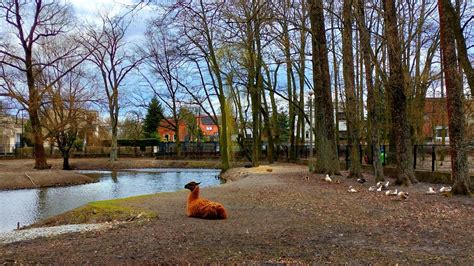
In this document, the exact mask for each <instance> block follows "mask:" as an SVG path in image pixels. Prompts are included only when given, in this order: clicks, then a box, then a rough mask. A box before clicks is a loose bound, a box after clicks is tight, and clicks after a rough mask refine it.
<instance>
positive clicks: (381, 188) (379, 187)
mask: <svg viewBox="0 0 474 266" xmlns="http://www.w3.org/2000/svg"><path fill="white" fill-rule="evenodd" d="M323 180H324V181H326V182H328V183H332V182H334V183H340V181H339V180H335V181H333V180H332V178H331V177H330V176H329V175H326V176H325V177H324V178H323ZM357 182H359V183H361V184H363V183H365V182H367V180H365V179H364V178H358V179H357ZM389 185H390V181H387V182H385V183H384V182H377V184H376V185H375V186H371V187H369V191H370V192H383V193H384V194H385V195H386V196H393V197H397V198H398V199H400V200H407V199H408V195H409V194H408V192H406V191H401V190H400V191H398V189H394V190H391V189H388V186H389ZM450 191H451V187H450V186H447V187H441V188H440V189H439V193H446V192H450ZM347 192H349V193H357V192H359V191H357V190H356V189H355V188H354V187H352V186H349V189H348V190H347ZM437 193H438V192H437V191H436V190H435V189H434V188H433V187H429V188H428V191H426V192H425V194H427V195H434V194H437Z"/></svg>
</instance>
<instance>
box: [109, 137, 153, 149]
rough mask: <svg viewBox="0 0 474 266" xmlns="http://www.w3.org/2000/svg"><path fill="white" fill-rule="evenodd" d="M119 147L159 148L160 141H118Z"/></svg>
mask: <svg viewBox="0 0 474 266" xmlns="http://www.w3.org/2000/svg"><path fill="white" fill-rule="evenodd" d="M117 142H118V145H119V146H130V147H149V146H158V144H159V143H160V141H159V140H158V139H155V138H150V139H118V140H117Z"/></svg>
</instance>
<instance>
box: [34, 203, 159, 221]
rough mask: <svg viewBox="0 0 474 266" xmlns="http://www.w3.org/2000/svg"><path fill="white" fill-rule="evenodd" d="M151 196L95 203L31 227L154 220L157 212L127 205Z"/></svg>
mask: <svg viewBox="0 0 474 266" xmlns="http://www.w3.org/2000/svg"><path fill="white" fill-rule="evenodd" d="M151 196H153V195H140V196H135V197H129V198H122V199H113V200H102V201H93V202H90V203H88V204H86V205H84V206H82V207H79V208H76V209H74V210H71V211H68V212H65V213H63V214H59V215H56V216H53V217H50V218H47V219H45V220H42V221H40V222H38V223H35V224H33V225H32V226H29V227H41V226H56V225H64V224H83V223H103V222H112V221H133V220H143V219H153V218H156V217H157V214H156V213H155V212H152V211H150V210H147V209H143V208H136V207H132V206H127V205H128V204H127V203H129V202H130V201H132V200H136V199H144V198H147V197H151Z"/></svg>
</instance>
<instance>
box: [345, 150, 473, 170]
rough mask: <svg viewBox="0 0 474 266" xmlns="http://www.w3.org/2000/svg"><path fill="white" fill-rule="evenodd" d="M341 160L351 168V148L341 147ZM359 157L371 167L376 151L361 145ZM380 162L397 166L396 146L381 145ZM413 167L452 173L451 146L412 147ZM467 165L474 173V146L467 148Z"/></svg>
mask: <svg viewBox="0 0 474 266" xmlns="http://www.w3.org/2000/svg"><path fill="white" fill-rule="evenodd" d="M338 150H339V158H340V159H341V160H344V161H345V162H346V168H349V166H350V163H351V162H350V157H349V146H347V145H344V146H340V147H339V149H338ZM358 150H359V157H360V162H361V163H362V164H367V165H371V164H372V158H373V153H374V149H373V147H372V146H370V145H359V147H358ZM380 151H381V153H380V160H381V161H382V164H383V165H384V166H395V164H396V146H391V145H381V146H380ZM411 152H412V154H413V158H412V162H411V163H412V166H413V169H419V170H428V171H432V172H434V171H450V170H451V156H450V147H449V145H437V144H430V145H413V147H412V151H411ZM466 153H467V163H468V165H469V169H470V170H471V171H474V145H468V146H466Z"/></svg>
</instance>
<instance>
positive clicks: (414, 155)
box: [413, 144, 418, 169]
mask: <svg viewBox="0 0 474 266" xmlns="http://www.w3.org/2000/svg"><path fill="white" fill-rule="evenodd" d="M417 147H418V145H416V144H415V145H414V146H413V169H416V154H417V152H416V150H417Z"/></svg>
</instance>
